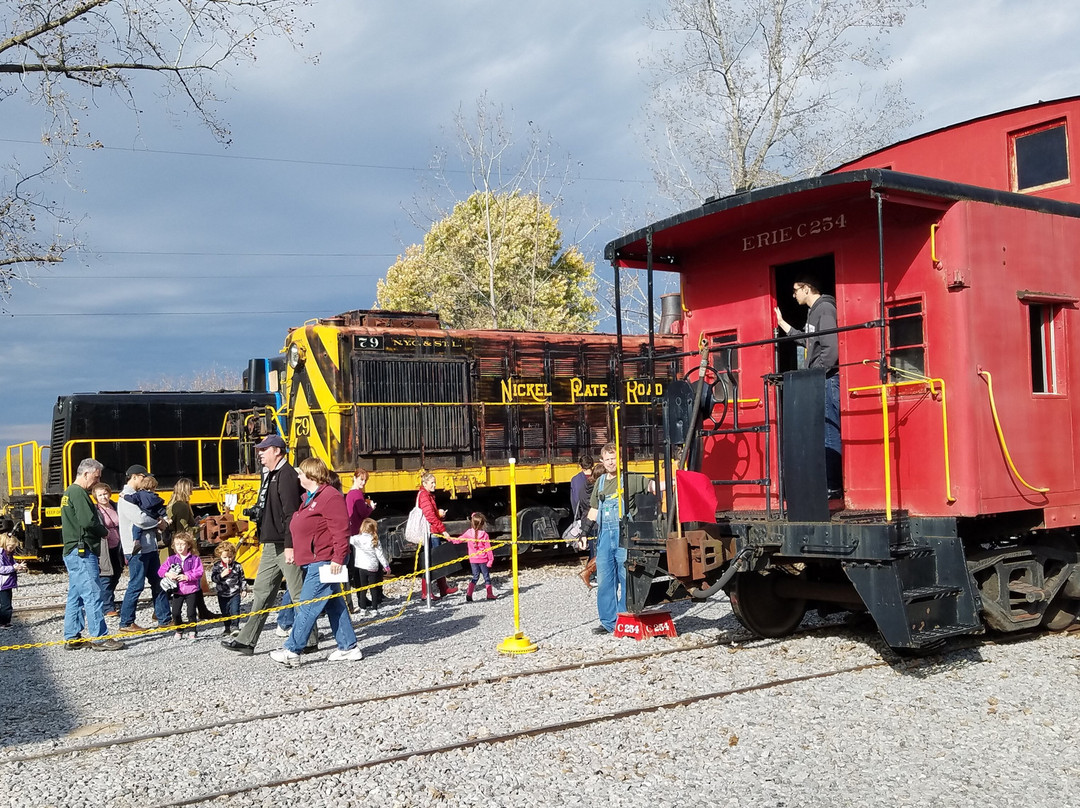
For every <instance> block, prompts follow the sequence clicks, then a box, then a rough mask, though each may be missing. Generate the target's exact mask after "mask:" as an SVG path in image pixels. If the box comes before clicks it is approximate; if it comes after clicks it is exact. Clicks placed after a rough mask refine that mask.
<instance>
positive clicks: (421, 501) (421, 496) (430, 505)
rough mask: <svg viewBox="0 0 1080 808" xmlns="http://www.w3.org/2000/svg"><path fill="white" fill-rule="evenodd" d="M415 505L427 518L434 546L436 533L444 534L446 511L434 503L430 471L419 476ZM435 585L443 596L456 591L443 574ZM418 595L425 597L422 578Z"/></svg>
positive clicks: (432, 478)
mask: <svg viewBox="0 0 1080 808" xmlns="http://www.w3.org/2000/svg"><path fill="white" fill-rule="evenodd" d="M416 505H417V507H419V508H420V510H421V511H423V512H424V518H425V519H427V523H428V527H429V529H430V530H431V546H432V547H435V546H437V545H438V543H439V539H438V537H437V534H440V533H441V534H443V535H446V532H447V531H446V525H444V524H443V520H442V518H443V517H444V516H446V511H444V510H442V509H441V508H439V507H438V506H437V505H436V504H435V475H434V474H432V473H431V472H430V471H429V472H426V473H425V474H424V475H423V476H421V477H420V490H419V491H418V492H417V493H416ZM435 585H436V586H437V587H438V588H439V594H440V595H441V596H442V597H444V598H445V597H446V596H447V595H453V594H454V593H455V592H457V591H458V588H457V587H456V586H450V585H449V584H448V583H447V582H446V576H445V575H443V576H441V577H440V578H438V579H436V581H435ZM420 597H422V598H426V597H427V580H426V579H424V578H421V579H420ZM435 597H438V595H434V594H433V599H434V598H435Z"/></svg>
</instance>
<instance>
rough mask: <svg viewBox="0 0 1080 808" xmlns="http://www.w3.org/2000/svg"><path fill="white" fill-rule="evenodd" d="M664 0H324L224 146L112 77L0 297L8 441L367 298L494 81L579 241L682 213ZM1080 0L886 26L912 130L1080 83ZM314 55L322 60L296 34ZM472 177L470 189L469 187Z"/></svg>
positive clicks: (949, 10) (248, 351) (979, 1)
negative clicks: (652, 143)
mask: <svg viewBox="0 0 1080 808" xmlns="http://www.w3.org/2000/svg"><path fill="white" fill-rule="evenodd" d="M660 5H661V0H590V2H589V3H584V4H582V3H577V2H570V0H550V1H549V2H547V3H543V4H521V3H506V2H496V0H458V1H457V2H455V3H430V2H420V0H401V1H400V2H395V3H371V2H368V3H361V2H356V1H355V0H349V1H348V2H343V0H336V1H335V2H331V1H330V0H320V2H317V3H316V5H315V7H314V9H313V12H312V15H313V19H314V21H315V24H316V28H315V30H314V31H313V32H312V34H311V35H309V36H308V37H307V38H306V40H305V42H306V44H305V48H304V51H303V53H301V54H297V53H295V52H293V51H292V50H291V49H289V48H288V47H287V46H285V45H283V44H279V43H264V44H267V45H269V47H268V48H266V49H265V50H264V51H263V52H262V53H261V54H260V58H259V61H258V62H257V64H256V65H255V66H252V67H246V68H244V69H242V70H235V71H234V72H233V73H232V74H231V75H230V76H229V77H228V82H227V84H223V85H222V86H221V87H220V94H221V95H222V96H223V97H224V98H225V102H224V103H223V104H222V106H221V113H222V116H223V117H224V118H225V119H226V120H227V121H228V123H229V125H230V128H231V130H232V145H231V146H229V147H228V148H226V147H223V146H221V145H220V144H218V143H217V142H216V141H214V139H213V138H212V137H211V136H210V134H209V133H208V132H207V131H206V130H205V129H203V128H201V127H199V126H198V125H197V124H196V123H195V122H194V121H193V120H192V119H191V117H190V115H187V114H185V112H184V110H183V109H182V108H180V107H179V106H175V105H174V108H175V110H176V111H178V113H179V114H170V113H168V112H166V111H165V107H164V106H163V105H162V104H161V102H160V101H159V100H158V98H157V97H156V95H155V94H154V87H153V82H152V81H148V80H141V81H140V83H139V90H140V92H142V93H143V94H142V96H141V105H140V107H141V109H142V114H141V115H140V116H139V118H138V119H136V118H135V117H133V116H132V115H131V114H130V113H129V112H127V111H125V110H124V109H123V108H122V107H121V106H120V105H118V104H116V103H115V102H113V101H111V100H110V99H109V98H104V97H103V98H99V99H97V102H98V104H99V106H96V107H95V108H93V109H91V110H89V111H88V112H87V114H86V115H85V116H84V129H86V130H87V131H89V132H91V133H92V134H93V135H94V136H95V137H97V138H99V139H100V140H102V141H103V142H104V143H105V144H106V146H107V148H105V149H102V150H96V151H82V152H78V153H76V155H75V157H76V160H77V162H78V174H77V175H75V176H74V177H72V178H71V181H70V183H69V184H68V185H61V184H57V186H56V188H55V193H56V196H57V198H59V199H61V200H63V201H64V203H65V204H66V205H67V207H68V208H69V209H70V210H71V211H72V212H74V213H75V214H76V215H78V216H80V217H84V218H83V221H82V224H81V226H80V229H79V234H80V237H81V239H82V241H83V242H84V244H85V245H86V249H85V251H84V252H83V253H81V254H80V255H77V256H72V257H71V258H70V259H69V260H67V261H65V263H63V264H61V265H57V266H54V267H52V268H51V269H49V270H47V271H44V272H39V273H36V275H35V285H34V286H27V285H23V284H17V285H16V286H15V288H14V292H13V295H12V297H11V299H10V300H8V301H7V302H6V304H5V310H6V312H7V313H6V314H5V315H3V316H0V339H2V340H3V344H4V346H5V351H4V370H5V372H4V379H5V384H4V393H5V395H4V406H3V409H2V410H0V445H7V444H9V443H13V442H17V441H21V440H28V439H36V440H39V441H42V442H44V441H46V440H47V435H48V429H47V425H48V421H49V418H50V416H51V408H52V406H53V404H54V403H55V400H56V397H57V396H59V395H62V394H66V393H72V392H86V391H94V390H124V389H134V388H136V387H138V386H139V384H140V383H141V382H143V381H149V380H155V379H159V378H160V377H162V376H163V375H164V376H168V377H174V378H180V377H190V376H191V375H192V374H194V373H196V372H198V371H199V370H201V369H203V368H207V367H210V366H217V367H219V368H236V369H237V372H239V369H240V367H241V366H242V365H243V364H244V363H245V362H246V360H247V359H248V358H249V357H254V356H266V355H273V354H275V353H276V352H277V351H278V350H279V349H280V347H281V344H282V341H283V338H284V336H285V333H286V331H287V329H288V328H289V327H292V326H297V325H300V324H302V323H303V322H304V321H305V320H307V319H310V318H312V317H319V316H327V315H331V314H335V313H338V312H340V311H344V310H347V309H352V308H367V307H370V306H371V305H372V304H373V303H374V297H375V281H376V279H378V278H380V277H382V276H383V275H384V274H385V272H386V269H387V267H388V266H390V265H391V264H392V263H393V261H394V259H395V257H396V256H397V255H398V254H400V253H401V252H403V250H404V248H405V246H407V245H408V244H411V243H414V242H417V241H419V240H420V239H421V238H422V235H423V232H422V231H421V230H419V229H417V228H416V227H415V226H414V225H413V223H412V222H411V221H410V217H409V215H408V214H407V213H406V209H407V208H408V207H409V206H410V205H411V203H412V201H413V199H414V198H415V197H416V196H417V195H422V193H423V189H422V183H421V180H422V178H423V176H424V175H425V169H426V167H427V166H428V164H429V161H430V159H431V156H432V154H433V152H434V151H435V149H436V147H438V146H450V147H452V146H453V138H452V135H451V134H450V130H451V128H452V119H453V115H454V113H455V111H456V110H457V109H458V107H459V105H461V104H464V105H465V107H466V109H469V108H471V107H472V105H473V104H474V103H475V100H476V98H477V97H478V96H479V95H480V94H481V93H483V92H486V93H487V94H488V96H489V98H490V99H491V100H492V101H494V102H496V103H500V104H503V105H504V106H505V107H506V108H507V115H508V117H509V118H510V120H511V122H512V123H513V124H514V128H515V130H516V131H520V132H524V129H525V124H526V122H528V121H534V122H535V123H536V124H537V125H538V126H540V127H541V128H542V129H543V130H545V131H547V132H549V133H550V134H551V136H552V137H553V139H554V140H555V142H556V143H557V145H558V149H559V150H561V151H562V152H563V153H565V154H566V155H568V156H569V157H570V158H571V159H572V161H573V162H574V163H575V164H576V170H577V174H578V178H577V179H576V180H575V182H574V183H573V184H572V185H571V186H569V187H568V188H567V190H566V193H565V195H564V196H565V202H564V205H563V207H562V208H560V210H559V211H558V212H559V213H560V215H561V217H562V222H563V224H564V228H565V233H566V236H567V241H574V240H576V238H577V237H578V235H579V234H582V233H585V232H586V231H589V230H590V228H592V227H593V225H597V224H598V226H596V227H595V229H593V230H591V232H590V233H589V235H588V236H587V237H586V238H584V240H583V241H582V247H583V249H584V250H585V252H586V255H587V257H588V258H590V259H591V260H594V261H596V262H597V263H598V264H601V263H602V258H601V255H602V249H603V245H604V244H605V243H606V242H607V241H609V240H611V239H613V238H615V237H617V236H619V235H621V234H623V233H625V232H628V231H630V230H634V229H637V228H638V227H641V226H643V225H645V224H647V223H648V222H649V221H651V220H653V219H655V218H658V216H660V215H663V214H666V213H669V212H672V211H671V208H670V206H669V205H668V203H666V202H664V201H663V200H661V199H659V198H658V197H657V196H656V194H655V191H654V189H653V186H652V183H651V170H650V166H649V163H648V157H647V154H646V151H645V149H644V146H643V145H642V140H641V137H640V136H639V133H640V131H641V129H642V123H643V122H642V120H641V108H642V105H643V102H644V101H645V97H646V92H647V89H646V77H645V76H644V75H643V74H642V72H641V70H640V67H639V62H640V59H641V58H642V57H643V56H644V55H645V54H646V53H647V52H648V51H649V50H650V49H654V48H656V47H658V46H659V45H660V44H662V43H661V42H660V41H659V40H658V39H657V34H655V33H654V32H652V31H650V30H649V29H647V28H646V27H645V26H644V24H643V22H642V18H643V16H644V14H645V13H646V12H647V11H649V10H654V9H657V8H659V7H660ZM1078 40H1080V6H1078V7H1074V6H1073V5H1072V4H1065V3H1060V2H1052V1H1051V0H1031V2H1024V3H1018V2H1004V1H999V2H994V0H949V1H948V2H946V0H936V1H935V0H929V2H928V3H927V7H925V8H923V9H917V10H915V11H913V12H912V13H911V15H910V16H909V21H908V24H907V25H906V26H905V28H904V29H902V30H901V31H899V32H897V33H894V34H893V35H892V36H891V37H890V38H889V43H890V48H891V53H892V55H893V57H894V59H895V63H894V66H893V70H892V73H891V75H892V77H894V78H900V79H902V80H903V82H904V87H905V91H906V93H907V95H908V97H909V98H911V99H912V100H913V101H914V103H915V104H916V106H917V108H918V110H919V112H920V113H921V116H922V118H921V121H920V122H919V123H918V124H916V125H915V126H914V127H913V128H912V129H911V130H910V131H907V132H903V133H901V135H911V134H916V133H918V132H921V131H926V130H929V129H934V128H937V127H939V126H944V125H947V124H951V123H955V122H957V121H962V120H965V119H968V118H972V117H976V116H979V115H984V114H988V113H992V112H996V111H999V110H1002V109H1007V108H1010V107H1014V106H1019V105H1022V104H1027V103H1032V102H1035V101H1038V100H1040V99H1042V100H1047V99H1050V98H1056V97H1062V96H1067V95H1073V94H1077V93H1080V80H1078V79H1080V63H1077V62H1076V60H1075V57H1074V54H1075V43H1076V42H1077V41H1078ZM312 54H318V57H319V58H318V61H317V63H312V62H311V61H307V60H305V58H304V57H305V55H312ZM17 104H18V102H14V101H11V100H5V101H4V108H3V112H4V118H3V120H4V125H3V126H2V127H0V154H2V155H4V157H5V158H7V159H5V160H4V161H3V162H5V163H7V162H9V159H10V158H11V157H19V158H21V159H23V160H24V161H26V162H28V163H29V162H31V160H32V157H33V155H34V154H35V153H36V152H35V149H34V146H33V145H27V144H26V143H24V142H25V141H29V142H30V143H31V144H32V143H33V142H35V141H37V140H38V139H39V137H40V133H41V129H42V126H43V125H44V119H43V116H42V114H41V112H40V110H34V109H27V108H24V107H20V106H18V105H17ZM463 193H465V189H463Z"/></svg>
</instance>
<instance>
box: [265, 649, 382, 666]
mask: <svg viewBox="0 0 1080 808" xmlns="http://www.w3.org/2000/svg"><path fill="white" fill-rule="evenodd" d="M271 656H272V655H271ZM363 658H364V652H363V651H361V650H360V646H359V645H357V646H354V647H352V648H350V649H349V650H348V651H342V650H341V649H340V648H339V649H338V650H337V651H334V653H332V654H331V655H330V661H331V662H356V661H358V660H361V659H363Z"/></svg>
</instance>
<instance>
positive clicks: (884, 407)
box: [848, 368, 956, 520]
mask: <svg viewBox="0 0 1080 808" xmlns="http://www.w3.org/2000/svg"><path fill="white" fill-rule="evenodd" d="M889 370H895V371H896V372H898V373H904V371H903V370H900V369H898V368H889ZM908 375H912V374H910V373H909V374H908ZM924 384H925V385H926V386H927V388H928V389H929V391H930V395H933V396H936V395H937V394H938V391H937V389H936V388H935V385H941V442H942V446H943V451H944V456H945V501H946V502H949V503H953V502H956V497H954V496H953V495H952V473H951V471H950V464H949V415H948V408H947V406H946V396H945V380H944V379H930V378H926V377H923V378H919V379H914V380H912V381H905V382H890V383H889V384H871V385H867V386H866V387H852V388H850V389H849V390H848V393H849V394H854V393H861V392H866V391H870V390H876V391H878V393H879V394H880V395H881V431H882V453H883V460H884V468H885V518H886V519H887V520H891V519H892V469H891V467H890V466H889V399H888V396H887V395H886V393H887V391H888V390H889V389H890V388H897V387H911V386H913V385H924Z"/></svg>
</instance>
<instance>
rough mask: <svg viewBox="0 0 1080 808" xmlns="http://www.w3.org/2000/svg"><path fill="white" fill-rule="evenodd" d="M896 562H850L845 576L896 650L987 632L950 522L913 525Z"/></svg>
mask: <svg viewBox="0 0 1080 808" xmlns="http://www.w3.org/2000/svg"><path fill="white" fill-rule="evenodd" d="M892 556H893V557H892V558H891V559H889V560H887V561H880V562H877V563H861V564H860V563H855V562H848V563H845V564H844V565H843V566H844V572H845V573H846V574H847V577H848V579H849V580H850V581H851V583H852V584H853V585H854V586H855V589H856V590H857V591H858V593H859V596H860V597H861V598H862V600H863V602H864V603H865V604H866V607H867V609H868V610H869V611H870V614H871V615H872V616H873V618H874V621H875V622H876V623H877V626H878V629H879V630H880V631H881V634H882V636H883V637H884V638H885V641H886V642H887V643H888V644H889V645H890V646H892V647H893V648H909V649H919V648H926V647H927V646H929V645H932V644H934V643H937V642H939V641H941V640H943V639H946V638H948V637H952V636H959V635H962V634H971V633H972V632H974V631H979V630H981V629H982V621H981V619H980V618H979V613H978V601H977V599H976V597H975V590H974V583H973V581H972V579H971V576H970V574H969V573H968V569H967V564H966V562H965V560H964V552H963V546H962V544H961V542H960V540H959V539H958V538H957V537H956V528H955V523H954V522H953V521H952V520H948V519H917V518H913V519H912V520H911V530H910V534H909V538H908V540H907V542H906V543H905V544H903V545H901V546H899V547H896V548H894V550H893V554H892Z"/></svg>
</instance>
